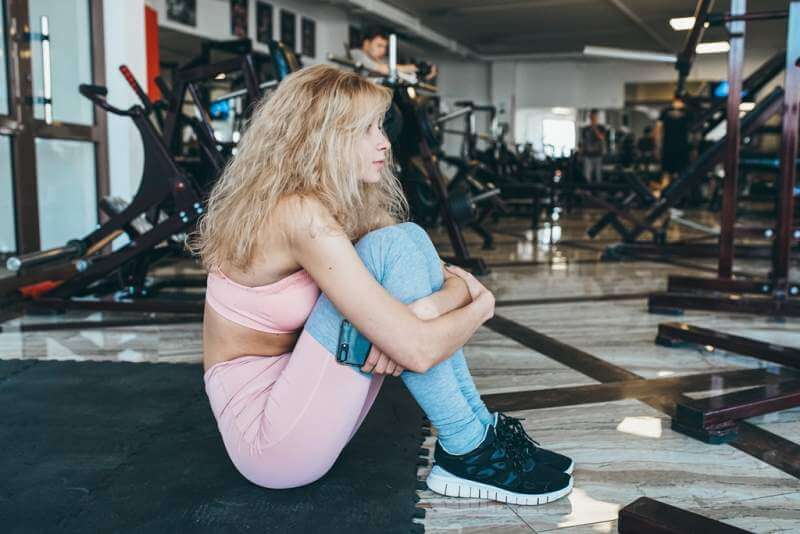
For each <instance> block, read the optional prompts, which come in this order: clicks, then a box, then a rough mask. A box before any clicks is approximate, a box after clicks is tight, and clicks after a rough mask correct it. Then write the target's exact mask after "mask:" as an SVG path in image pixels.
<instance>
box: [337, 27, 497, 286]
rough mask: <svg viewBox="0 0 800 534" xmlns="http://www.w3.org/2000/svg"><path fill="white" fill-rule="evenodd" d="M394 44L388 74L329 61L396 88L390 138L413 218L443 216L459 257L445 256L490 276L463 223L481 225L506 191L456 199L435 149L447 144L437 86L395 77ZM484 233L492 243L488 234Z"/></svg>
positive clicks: (342, 60) (341, 60) (389, 120)
mask: <svg viewBox="0 0 800 534" xmlns="http://www.w3.org/2000/svg"><path fill="white" fill-rule="evenodd" d="M392 37H393V36H392ZM389 44H390V51H389V57H390V58H391V59H393V60H394V61H393V62H392V63H391V64H390V66H389V72H390V75H389V76H388V77H386V76H384V75H382V74H380V73H375V72H372V71H369V70H368V69H365V68H364V67H363V66H362V65H361V64H360V63H357V62H354V61H351V60H349V59H346V58H340V57H336V56H333V55H329V56H328V60H330V61H332V62H335V63H337V64H339V65H342V66H344V67H347V68H350V69H353V70H354V71H356V72H360V73H363V74H367V75H369V76H370V78H371V79H375V80H376V81H377V82H379V83H382V84H383V85H385V86H386V87H389V88H391V89H392V91H393V99H392V106H391V108H390V110H389V112H388V113H387V117H386V119H385V122H386V123H388V124H390V125H391V127H390V130H391V132H390V135H389V138H390V140H391V141H392V150H393V152H394V154H395V156H396V161H397V163H398V166H399V169H400V177H401V181H402V184H403V189H404V191H405V194H406V198H407V199H408V203H409V207H410V210H411V216H412V219H414V220H415V221H416V222H418V223H420V224H422V225H423V226H430V225H432V224H433V223H434V222H435V221H436V220H437V219H438V218H441V220H442V222H443V223H444V225H445V228H446V229H447V232H448V236H449V239H450V243H451V245H452V247H453V252H454V256H452V257H447V258H445V259H446V260H447V261H449V262H451V263H454V264H456V265H460V266H462V267H466V268H468V269H470V270H472V271H474V272H475V273H476V274H478V275H483V274H487V273H488V272H489V268H488V267H487V265H486V263H485V262H484V261H483V259H481V258H477V257H473V256H471V255H470V253H469V250H468V248H467V244H466V241H465V240H464V235H463V233H462V225H464V224H470V225H475V224H479V223H478V222H477V219H479V218H480V214H479V209H478V207H479V206H480V205H482V204H486V203H488V202H490V201H492V200H493V199H494V198H495V197H497V195H498V194H499V193H500V191H498V190H495V189H493V188H489V189H482V190H481V191H479V192H478V193H477V194H475V193H473V192H472V191H468V190H464V191H461V192H460V193H459V194H457V195H456V194H454V195H453V197H452V198H451V195H450V194H449V192H448V189H447V185H446V180H445V177H444V176H443V174H442V172H441V169H440V168H439V157H438V156H437V154H436V153H435V150H436V148H437V147H439V146H440V145H441V142H442V131H441V128H440V126H439V104H438V97H437V96H436V88H435V87H433V86H430V85H428V84H425V83H421V82H417V83H409V82H407V81H405V80H403V79H402V78H399V77H397V76H392V74H391V73H392V72H396V57H397V55H396V39H395V38H392V39H390V40H389ZM481 235H482V236H483V237H484V244H486V243H487V239H486V235H485V234H481ZM489 238H491V236H489ZM490 242H491V239H489V243H490Z"/></svg>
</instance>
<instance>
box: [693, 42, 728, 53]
mask: <svg viewBox="0 0 800 534" xmlns="http://www.w3.org/2000/svg"><path fill="white" fill-rule="evenodd" d="M730 49H731V45H730V43H729V42H728V41H714V42H712V43H700V44H699V45H697V48H696V49H695V51H696V52H697V53H698V54H722V53H725V52H727V51H728V50H730Z"/></svg>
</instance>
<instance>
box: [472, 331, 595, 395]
mask: <svg viewBox="0 0 800 534" xmlns="http://www.w3.org/2000/svg"><path fill="white" fill-rule="evenodd" d="M464 355H465V357H466V359H467V364H468V365H469V368H470V372H471V373H472V377H473V378H474V380H475V385H476V386H477V387H478V389H479V390H480V391H481V393H483V394H488V393H503V392H508V391H520V390H534V389H546V388H551V387H566V386H580V385H585V384H596V383H597V381H595V380H593V379H591V378H589V377H587V376H586V375H583V374H581V373H579V372H577V371H573V370H572V369H570V368H569V367H567V366H565V365H562V364H560V363H558V362H556V361H554V360H551V359H550V358H547V357H545V356H543V355H541V354H539V353H537V352H534V351H532V350H530V349H528V348H527V347H525V346H523V345H521V344H519V343H517V342H516V341H514V340H512V339H509V338H507V337H505V336H502V335H500V334H497V333H496V332H493V331H492V330H489V329H488V328H486V327H481V328H480V329H479V330H478V332H476V334H475V336H474V337H473V338H472V339H471V340H470V342H469V343H468V344H467V346H466V347H464Z"/></svg>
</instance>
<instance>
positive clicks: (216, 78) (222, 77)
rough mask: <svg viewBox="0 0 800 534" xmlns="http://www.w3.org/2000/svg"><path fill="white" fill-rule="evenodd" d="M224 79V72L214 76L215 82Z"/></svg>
mask: <svg viewBox="0 0 800 534" xmlns="http://www.w3.org/2000/svg"><path fill="white" fill-rule="evenodd" d="M225 78H226V76H225V73H224V72H220V73H219V74H217V75H216V76H214V79H215V80H224V79H225Z"/></svg>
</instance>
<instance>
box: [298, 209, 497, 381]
mask: <svg viewBox="0 0 800 534" xmlns="http://www.w3.org/2000/svg"><path fill="white" fill-rule="evenodd" d="M287 214H289V216H290V217H291V220H292V221H293V224H292V225H290V227H289V229H288V231H287V237H288V239H289V244H290V248H291V251H292V254H293V256H294V258H295V260H296V261H297V262H298V263H299V264H300V265H301V266H302V267H303V268H304V269H305V270H306V271H307V272H308V273H309V275H311V277H312V278H313V279H314V281H315V282H316V283H317V285H318V286H319V288H320V289H321V290H322V291H323V292H324V293H325V294H326V295H327V297H328V298H329V299H330V300H331V302H332V303H333V304H334V306H336V308H337V309H338V310H339V311H341V312H342V314H343V315H344V316H345V317H347V318H348V319H349V320H350V322H351V323H353V325H354V326H355V327H356V328H357V329H358V331H359V332H361V333H362V334H363V335H364V336H366V337H367V339H369V340H370V341H372V342H373V343H374V344H375V345H377V346H378V347H380V349H381V350H382V351H383V352H384V353H386V354H387V356H389V358H391V359H392V360H394V361H395V362H397V363H399V364H400V365H402V366H403V367H405V368H406V369H409V370H411V371H415V372H425V371H426V370H427V369H429V368H430V367H431V366H433V365H435V364H436V363H438V362H439V361H441V360H442V359H445V358H447V357H449V356H450V355H451V354H452V353H453V352H455V351H456V350H457V349H458V348H459V347H461V346H463V345H464V344H465V343H466V342H467V341H468V340H469V338H470V337H472V335H473V334H474V333H475V331H476V330H477V329H478V327H479V326H480V325H481V324H483V323H484V322H485V321H486V320H488V319H489V318H490V317H491V314H492V313H493V312H494V302H493V297H491V294H489V295H488V296H487V297H486V298H483V299H478V300H476V301H475V302H472V303H471V304H469V305H467V306H465V307H463V308H460V309H457V310H455V311H452V312H450V313H447V314H445V315H443V316H441V317H439V318H437V319H434V320H431V321H423V320H421V319H419V318H417V317H416V316H415V315H414V314H413V313H412V312H411V310H410V309H409V308H408V307H407V306H406V305H404V304H403V303H401V302H400V301H398V300H397V299H395V298H394V297H392V296H391V295H390V294H389V293H388V292H387V291H386V290H385V289H384V288H383V287H382V286H381V285H380V284H379V283H378V282H377V281H376V280H375V279H374V278H373V277H372V275H371V274H370V272H369V271H368V270H367V268H366V267H365V266H364V264H363V262H362V261H361V258H359V256H358V254H357V253H356V251H355V249H354V248H353V245H352V244H351V243H350V241H349V240H348V238H347V236H346V235H345V234H344V232H343V231H342V230H341V228H340V227H339V225H338V224H337V223H336V220H335V219H334V218H333V217H332V216H331V214H330V213H329V212H328V210H327V209H326V208H325V207H324V206H323V205H322V204H321V203H320V202H319V201H317V200H316V199H310V198H306V199H303V200H293V201H291V205H290V206H287ZM286 220H289V219H286ZM487 293H488V292H487ZM375 310H380V313H375Z"/></svg>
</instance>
